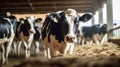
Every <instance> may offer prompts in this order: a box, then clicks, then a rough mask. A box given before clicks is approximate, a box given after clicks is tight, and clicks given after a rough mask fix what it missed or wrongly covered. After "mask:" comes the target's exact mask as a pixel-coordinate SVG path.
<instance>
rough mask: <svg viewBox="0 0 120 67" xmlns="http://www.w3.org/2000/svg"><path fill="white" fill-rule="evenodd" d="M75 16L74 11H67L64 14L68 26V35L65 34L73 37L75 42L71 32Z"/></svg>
mask: <svg viewBox="0 0 120 67" xmlns="http://www.w3.org/2000/svg"><path fill="white" fill-rule="evenodd" d="M76 14H77V13H76V11H75V10H74V9H68V10H67V11H66V14H65V17H66V19H67V21H68V25H69V33H68V34H67V36H71V37H75V41H77V40H76V35H75V34H74V32H73V30H74V20H75V18H76V17H77V15H76Z"/></svg>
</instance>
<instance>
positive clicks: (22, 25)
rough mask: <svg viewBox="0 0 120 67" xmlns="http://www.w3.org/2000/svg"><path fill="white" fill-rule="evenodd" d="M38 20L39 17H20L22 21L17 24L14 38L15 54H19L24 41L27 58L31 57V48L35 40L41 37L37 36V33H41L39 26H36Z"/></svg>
mask: <svg viewBox="0 0 120 67" xmlns="http://www.w3.org/2000/svg"><path fill="white" fill-rule="evenodd" d="M36 21H39V19H35V17H33V16H29V17H27V18H26V19H24V18H20V21H19V22H18V25H17V30H16V34H15V38H14V49H15V54H17V55H19V52H20V47H21V44H22V43H23V44H24V47H25V58H26V60H27V59H28V58H29V57H30V48H31V44H32V42H33V40H34V39H35V40H38V39H37V38H39V36H36V34H37V35H38V34H39V33H38V31H37V28H36V27H35V22H36ZM34 35H35V37H34ZM37 47H38V46H37ZM16 48H17V49H16Z"/></svg>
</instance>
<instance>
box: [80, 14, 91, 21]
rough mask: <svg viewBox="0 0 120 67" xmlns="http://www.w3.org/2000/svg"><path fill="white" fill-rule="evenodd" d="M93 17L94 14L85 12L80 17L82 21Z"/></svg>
mask: <svg viewBox="0 0 120 67" xmlns="http://www.w3.org/2000/svg"><path fill="white" fill-rule="evenodd" d="M91 18H92V15H91V14H84V15H83V16H81V17H80V18H79V20H80V21H83V22H86V21H88V20H90V19H91Z"/></svg>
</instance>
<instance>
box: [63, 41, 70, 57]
mask: <svg viewBox="0 0 120 67" xmlns="http://www.w3.org/2000/svg"><path fill="white" fill-rule="evenodd" d="M69 49H70V43H67V45H66V48H65V50H64V55H66V54H67V52H68V50H69Z"/></svg>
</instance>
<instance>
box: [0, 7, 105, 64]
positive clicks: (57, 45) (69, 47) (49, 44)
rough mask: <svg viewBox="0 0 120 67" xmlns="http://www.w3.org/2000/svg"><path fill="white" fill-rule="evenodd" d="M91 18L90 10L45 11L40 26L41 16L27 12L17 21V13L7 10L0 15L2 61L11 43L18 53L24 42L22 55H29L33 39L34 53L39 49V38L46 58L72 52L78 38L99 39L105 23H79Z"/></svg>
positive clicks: (89, 41) (6, 55)
mask: <svg viewBox="0 0 120 67" xmlns="http://www.w3.org/2000/svg"><path fill="white" fill-rule="evenodd" d="M91 18H92V15H90V14H84V15H82V16H80V15H78V13H77V12H76V10H74V9H67V10H66V11H58V12H53V13H48V14H47V15H46V18H45V21H44V23H43V25H42V28H41V29H39V27H37V26H35V23H36V22H38V21H41V20H42V19H41V18H37V19H35V17H33V16H29V17H26V18H20V19H19V21H17V19H16V17H15V16H13V15H12V14H11V13H9V12H7V13H5V14H2V15H0V46H1V50H2V53H1V56H2V64H4V63H7V62H8V55H9V52H10V50H11V46H14V53H15V54H17V55H19V52H20V46H21V44H24V47H25V59H28V58H29V57H30V49H31V45H32V42H35V46H36V49H35V51H36V53H39V46H40V44H39V42H41V43H42V45H43V46H44V54H45V57H47V58H51V57H54V56H57V55H58V54H60V55H66V54H67V53H69V54H72V52H73V50H74V46H75V42H77V41H79V42H81V43H82V44H84V43H87V44H91V43H92V42H94V43H97V44H100V43H102V42H103V41H102V39H103V36H104V35H105V34H106V32H107V25H106V24H98V25H93V26H91V27H79V23H80V22H81V21H82V22H86V21H88V20H90V19H91ZM78 27H79V28H80V29H79V28H78ZM40 31H41V32H40Z"/></svg>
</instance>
